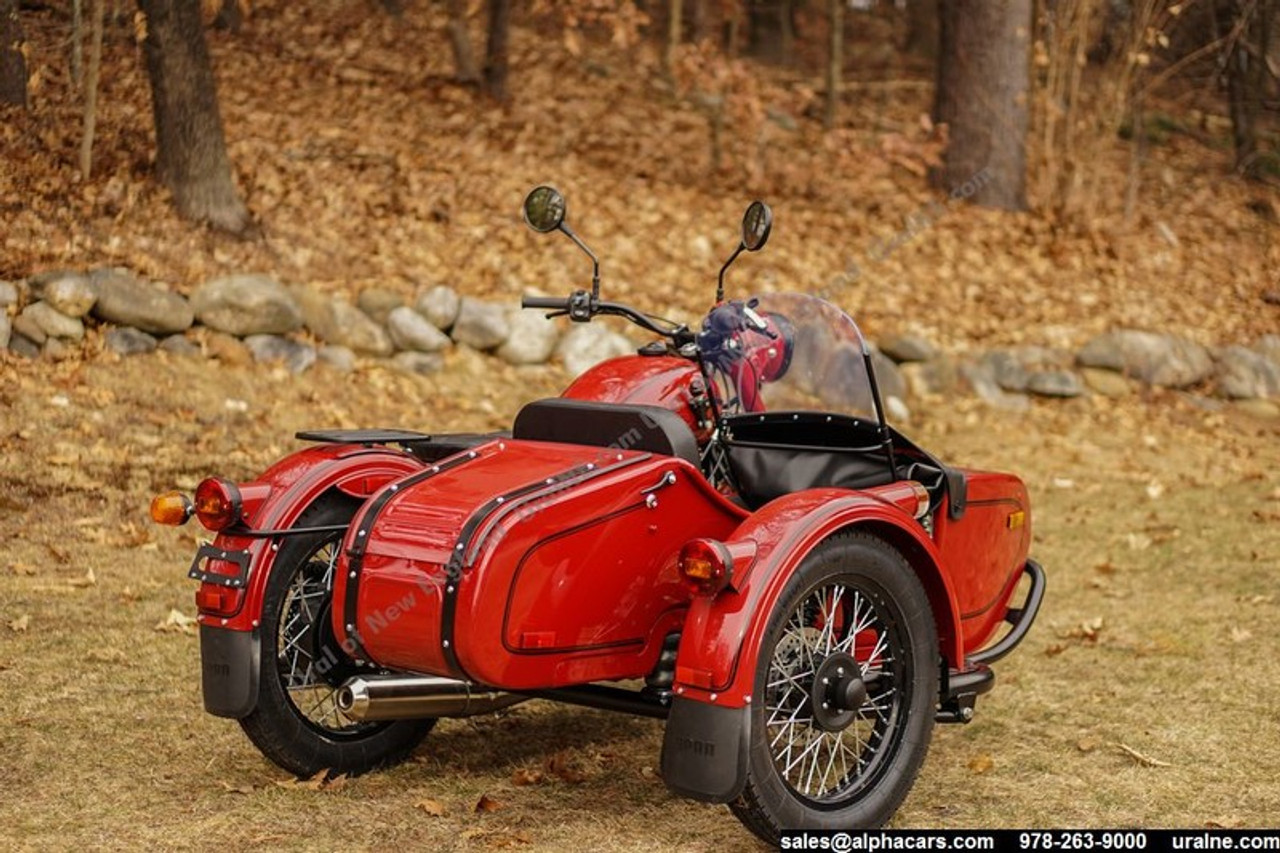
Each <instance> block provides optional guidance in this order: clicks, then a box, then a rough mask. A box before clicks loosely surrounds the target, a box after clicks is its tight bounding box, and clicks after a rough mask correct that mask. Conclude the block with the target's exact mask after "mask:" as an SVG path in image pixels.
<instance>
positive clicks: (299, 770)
mask: <svg viewBox="0 0 1280 853" xmlns="http://www.w3.org/2000/svg"><path fill="white" fill-rule="evenodd" d="M359 506H360V505H359V503H357V502H355V501H353V500H351V499H349V498H346V497H344V496H341V495H336V494H335V495H328V496H325V497H322V498H321V499H320V500H318V501H316V502H315V503H314V504H312V505H311V506H310V507H309V508H308V509H307V510H306V511H305V512H304V513H303V514H302V515H301V516H300V517H299V519H298V522H297V526H299V527H305V526H314V527H320V526H325V525H334V524H347V523H349V522H350V521H351V519H352V517H353V516H354V515H355V513H356V510H357V509H359ZM341 546H342V534H341V533H320V534H316V535H313V536H295V537H289V538H286V539H284V540H283V541H282V544H281V545H280V553H279V554H277V555H276V561H275V565H274V567H273V568H272V570H271V577H270V578H268V579H267V587H266V592H265V596H264V598H263V605H262V626H261V632H262V633H261V637H262V642H261V649H262V651H261V659H260V661H259V664H260V665H259V682H258V705H257V707H256V708H254V710H253V711H252V712H251V713H250V714H249V715H248V716H247V717H244V718H243V719H241V720H240V725H241V727H242V728H243V729H244V731H245V734H247V735H248V736H249V739H250V740H251V741H253V743H254V745H255V746H257V747H258V749H259V750H261V751H262V754H263V755H265V756H266V757H267V758H269V759H271V760H272V761H273V762H275V763H276V764H278V765H280V766H281V767H283V768H284V769H285V770H288V771H290V772H292V773H296V774H298V775H299V776H311V775H314V774H315V773H318V772H320V771H321V770H325V769H328V770H330V771H331V772H333V773H335V774H337V773H349V774H356V773H364V772H366V771H368V770H372V769H374V768H376V767H381V766H386V765H389V764H395V763H397V762H399V761H402V760H404V759H405V758H406V757H408V755H409V753H410V752H412V751H413V748H414V747H415V746H417V745H418V744H419V743H420V742H421V741H422V739H423V738H424V737H426V735H427V732H429V731H430V730H431V727H432V726H433V725H435V720H434V719H427V720H399V721H395V722H377V723H366V722H359V721H357V720H352V719H349V718H348V717H347V716H346V715H344V714H343V713H342V712H341V711H339V710H338V706H337V701H336V700H337V692H338V688H339V687H340V686H341V684H342V682H343V681H345V680H346V679H347V678H349V677H350V676H351V675H353V674H355V672H356V671H357V668H356V666H355V663H354V662H353V661H352V660H351V659H350V657H348V656H347V655H346V653H345V652H344V651H343V650H342V647H341V645H339V643H338V642H337V641H336V640H335V639H334V637H333V632H332V629H331V628H330V619H329V613H330V609H329V608H330V604H331V600H332V597H333V572H334V565H335V564H336V562H337V559H338V552H339V549H340V548H341Z"/></svg>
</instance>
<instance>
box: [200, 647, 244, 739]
mask: <svg viewBox="0 0 1280 853" xmlns="http://www.w3.org/2000/svg"><path fill="white" fill-rule="evenodd" d="M200 683H201V687H202V689H203V692H204V709H205V710H206V711H208V712H209V713H210V714H213V715H214V716H217V717H233V718H235V719H239V718H241V717H244V716H247V715H248V714H249V712H250V711H252V710H253V709H254V707H255V706H256V705H257V704H258V632H257V631H252V632H250V631H229V630H227V629H226V628H214V627H211V626H209V625H201V626H200Z"/></svg>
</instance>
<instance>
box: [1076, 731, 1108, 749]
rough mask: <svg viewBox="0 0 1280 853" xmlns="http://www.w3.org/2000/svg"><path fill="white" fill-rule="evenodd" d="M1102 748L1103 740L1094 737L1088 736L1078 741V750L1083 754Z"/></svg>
mask: <svg viewBox="0 0 1280 853" xmlns="http://www.w3.org/2000/svg"><path fill="white" fill-rule="evenodd" d="M1100 746H1102V738H1099V737H1094V736H1093V735H1087V736H1085V737H1082V738H1080V740H1078V741H1076V749H1078V750H1080V751H1081V752H1093V751H1094V750H1095V749H1097V748H1098V747H1100Z"/></svg>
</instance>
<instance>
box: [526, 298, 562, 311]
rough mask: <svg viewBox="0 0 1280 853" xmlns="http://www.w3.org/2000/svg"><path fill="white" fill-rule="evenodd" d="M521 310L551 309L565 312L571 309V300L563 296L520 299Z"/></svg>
mask: <svg viewBox="0 0 1280 853" xmlns="http://www.w3.org/2000/svg"><path fill="white" fill-rule="evenodd" d="M520 307H521V308H551V309H555V310H560V311H565V310H568V308H569V300H568V299H565V298H564V297H562V296H529V295H527V294H526V295H524V296H521V297H520Z"/></svg>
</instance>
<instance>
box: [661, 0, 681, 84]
mask: <svg viewBox="0 0 1280 853" xmlns="http://www.w3.org/2000/svg"><path fill="white" fill-rule="evenodd" d="M683 18H684V0H667V44H666V48H665V49H664V50H663V51H662V67H663V70H665V71H666V72H667V74H671V70H672V67H673V66H674V65H675V60H676V48H678V47H679V46H680V27H681V25H682V24H683V23H684V21H683Z"/></svg>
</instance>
